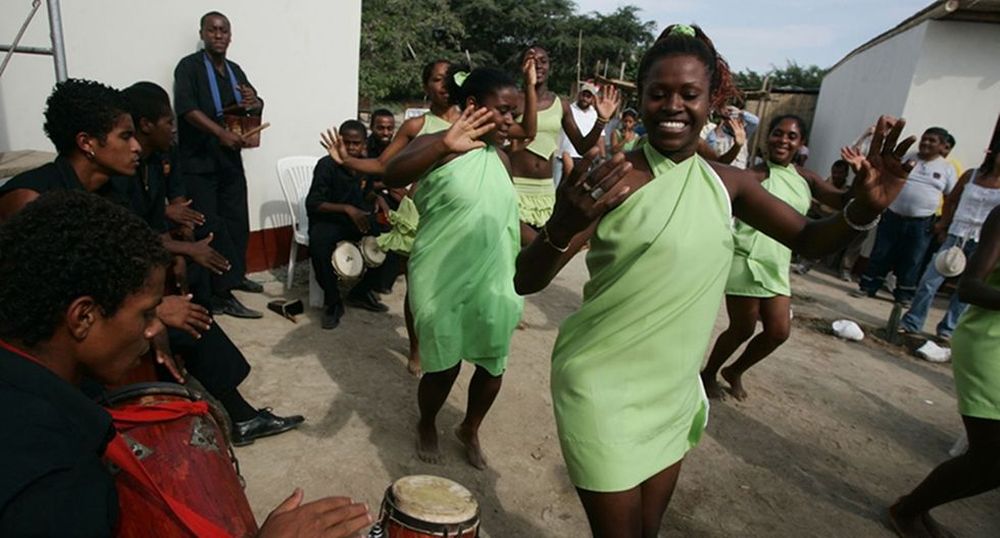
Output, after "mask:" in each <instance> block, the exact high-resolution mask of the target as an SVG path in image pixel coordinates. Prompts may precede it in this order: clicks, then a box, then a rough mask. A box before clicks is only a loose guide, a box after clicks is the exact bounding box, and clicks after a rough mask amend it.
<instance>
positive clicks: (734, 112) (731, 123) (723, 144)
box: [702, 105, 805, 169]
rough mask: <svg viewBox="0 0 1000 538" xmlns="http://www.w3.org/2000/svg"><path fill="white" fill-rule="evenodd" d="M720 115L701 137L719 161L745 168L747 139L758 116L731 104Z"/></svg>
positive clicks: (751, 136) (754, 127)
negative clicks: (717, 120)
mask: <svg viewBox="0 0 1000 538" xmlns="http://www.w3.org/2000/svg"><path fill="white" fill-rule="evenodd" d="M721 115H722V119H721V120H719V123H718V124H717V125H716V126H715V128H714V129H711V130H709V131H707V132H704V131H703V136H702V138H703V139H704V140H705V143H707V144H708V145H709V147H711V148H712V151H714V152H715V153H716V154H717V155H718V156H719V157H718V159H717V160H718V161H719V162H721V163H723V164H728V165H731V166H735V167H736V168H743V169H746V168H747V161H748V159H749V158H750V150H749V146H748V141H749V140H750V139H752V138H753V134H754V132H755V131H756V130H757V126H758V125H759V124H760V118H758V117H757V116H754V115H753V114H751V113H750V112H747V111H746V110H740V109H739V108H738V107H735V106H733V105H727V106H726V107H725V108H723V109H722V112H721ZM803 147H805V146H803Z"/></svg>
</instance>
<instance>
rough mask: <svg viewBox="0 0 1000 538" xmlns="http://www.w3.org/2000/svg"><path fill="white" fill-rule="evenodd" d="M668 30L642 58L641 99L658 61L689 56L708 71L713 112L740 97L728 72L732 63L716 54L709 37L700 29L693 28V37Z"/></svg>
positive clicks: (672, 27) (671, 27) (668, 27)
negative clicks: (651, 70)
mask: <svg viewBox="0 0 1000 538" xmlns="http://www.w3.org/2000/svg"><path fill="white" fill-rule="evenodd" d="M675 26H677V25H675V24H672V25H670V26H667V27H666V29H664V30H663V33H661V34H660V37H658V38H657V39H656V42H655V43H653V46H652V47H650V48H649V50H647V51H646V53H645V54H643V56H642V61H640V62H639V76H638V78H637V80H636V83H637V86H638V87H639V95H642V87H643V84H644V83H645V82H646V76H647V75H648V74H649V70H650V68H652V67H653V64H655V63H656V62H657V61H659V60H661V59H662V58H664V57H666V56H672V55H678V54H689V55H691V56H694V57H695V58H698V59H699V60H701V63H703V64H705V68H706V69H707V70H708V78H709V81H710V83H709V93H710V100H711V105H712V108H715V109H719V108H721V107H722V106H723V105H725V104H726V103H727V102H729V101H730V100H731V99H739V98H740V97H741V94H740V90H739V89H737V88H736V84H735V83H734V82H733V74H732V72H731V71H730V69H729V63H728V62H726V59H725V58H723V57H722V55H721V54H719V53H718V51H716V50H715V45H714V44H713V43H712V40H711V39H709V37H708V35H706V34H705V32H703V31H702V29H701V28H700V27H699V26H697V25H692V26H691V28H693V29H694V32H695V35H694V36H693V37H691V36H687V35H683V34H680V33H673V34H672V33H671V31H672V30H673V29H674V27H675Z"/></svg>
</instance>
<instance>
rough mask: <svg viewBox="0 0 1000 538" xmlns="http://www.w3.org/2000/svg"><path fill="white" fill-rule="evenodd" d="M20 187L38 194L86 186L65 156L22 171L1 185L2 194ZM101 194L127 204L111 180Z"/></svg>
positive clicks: (99, 190) (80, 188)
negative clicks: (113, 186) (112, 185)
mask: <svg viewBox="0 0 1000 538" xmlns="http://www.w3.org/2000/svg"><path fill="white" fill-rule="evenodd" d="M18 189H27V190H31V191H35V192H37V193H38V194H45V193H47V192H50V191H85V190H86V188H85V187H84V186H83V183H80V179H79V178H78V177H77V176H76V170H73V167H72V166H70V164H69V160H68V159H66V158H65V157H62V156H59V157H56V160H55V161H52V162H50V163H48V164H43V165H42V166H39V167H38V168H35V169H33V170H28V171H27V172H23V173H20V174H18V175H16V176H14V177H12V178H11V179H10V181H8V182H7V183H4V185H3V187H0V196H3V195H5V194H7V193H9V192H11V191H16V190H18ZM95 194H98V195H100V196H104V197H105V198H109V199H111V200H112V201H115V202H117V203H120V204H123V205H127V204H126V203H125V201H124V199H122V198H121V197H120V196H118V195H117V194H116V193H115V192H114V190H113V189H112V187H111V185H110V182H108V183H105V184H104V185H102V186H101V187H100V188H99V189H97V192H96V193H95Z"/></svg>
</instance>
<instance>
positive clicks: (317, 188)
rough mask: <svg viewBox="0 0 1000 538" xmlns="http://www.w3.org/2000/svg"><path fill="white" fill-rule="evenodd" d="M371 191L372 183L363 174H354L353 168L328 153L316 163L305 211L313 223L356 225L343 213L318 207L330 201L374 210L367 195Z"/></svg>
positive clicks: (365, 209) (364, 209)
mask: <svg viewBox="0 0 1000 538" xmlns="http://www.w3.org/2000/svg"><path fill="white" fill-rule="evenodd" d="M370 190H371V182H370V181H367V179H366V178H365V177H364V176H355V175H354V174H353V173H352V172H351V171H350V170H348V169H347V168H345V167H344V166H342V165H339V164H337V163H336V162H335V161H334V160H333V159H332V158H331V157H330V156H329V155H327V156H326V157H323V158H322V159H320V160H319V162H317V163H316V168H314V169H313V180H312V184H311V185H310V186H309V194H307V195H306V213H307V214H308V215H309V221H310V222H334V223H338V224H346V225H350V226H354V222H353V221H352V220H351V218H350V217H348V216H347V215H346V214H344V213H329V212H324V211H320V210H319V205H320V204H322V203H324V202H328V203H334V204H349V205H352V206H354V207H356V208H358V209H361V210H363V211H369V212H371V211H372V210H373V209H374V206H373V205H372V204H370V203H368V202H367V201H365V198H366V196H367V194H368V192H369V191H370Z"/></svg>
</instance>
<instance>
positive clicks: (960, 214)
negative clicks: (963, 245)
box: [948, 169, 1000, 242]
mask: <svg viewBox="0 0 1000 538" xmlns="http://www.w3.org/2000/svg"><path fill="white" fill-rule="evenodd" d="M978 173H979V170H978V169H976V170H975V171H974V172H972V178H971V179H969V183H967V184H966V185H965V189H963V190H962V198H961V199H960V200H959V201H958V207H957V208H956V209H955V216H954V217H953V218H952V219H951V226H950V227H949V228H948V234H949V235H954V236H958V237H961V238H963V239H971V240H973V241H977V242H978V241H979V231H980V230H981V229H982V227H983V222H984V221H985V220H986V217H987V216H989V214H990V211H992V210H993V208H994V207H996V206H998V205H1000V188H998V189H989V188H986V187H981V186H979V185H976V174H978Z"/></svg>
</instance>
